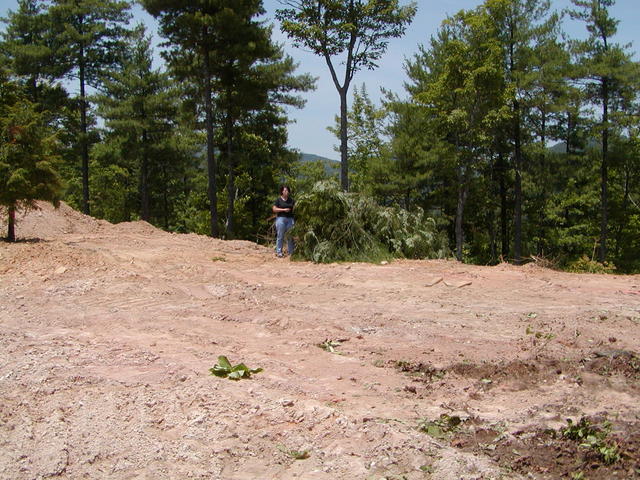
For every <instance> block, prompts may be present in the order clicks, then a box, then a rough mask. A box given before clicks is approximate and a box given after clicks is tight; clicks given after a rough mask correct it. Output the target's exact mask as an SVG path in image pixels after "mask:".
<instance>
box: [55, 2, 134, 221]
mask: <svg viewBox="0 0 640 480" xmlns="http://www.w3.org/2000/svg"><path fill="white" fill-rule="evenodd" d="M129 9H130V4H129V3H128V2H127V1H117V0H53V3H52V5H51V7H50V8H49V15H50V17H51V18H50V21H51V24H52V26H53V28H54V30H53V32H54V38H53V40H52V48H53V49H54V55H55V61H56V62H57V63H58V65H59V66H60V67H61V68H62V70H63V72H64V73H63V76H64V77H66V78H68V79H73V80H77V81H78V88H79V104H78V105H79V113H80V135H79V138H78V140H79V143H80V152H81V162H82V209H83V211H84V213H85V214H89V213H90V198H89V136H88V120H87V116H88V112H89V108H90V105H89V101H88V98H87V87H93V88H98V87H100V85H101V83H102V79H103V78H104V74H105V73H106V71H107V70H112V69H114V68H116V67H117V66H118V65H119V64H120V63H121V61H122V59H123V58H124V56H125V47H126V43H125V39H126V37H127V35H128V31H127V30H126V25H127V23H128V22H129V19H130V18H131V14H130V13H129Z"/></svg>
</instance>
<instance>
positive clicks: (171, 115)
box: [95, 29, 178, 221]
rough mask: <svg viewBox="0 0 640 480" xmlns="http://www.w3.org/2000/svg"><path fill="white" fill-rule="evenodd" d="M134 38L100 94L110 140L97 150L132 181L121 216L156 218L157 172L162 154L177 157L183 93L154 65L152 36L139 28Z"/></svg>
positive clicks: (127, 181) (99, 98) (107, 135)
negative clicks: (175, 147)
mask: <svg viewBox="0 0 640 480" xmlns="http://www.w3.org/2000/svg"><path fill="white" fill-rule="evenodd" d="M131 43H132V45H131V51H130V54H129V56H130V58H129V59H128V60H127V61H126V63H125V64H124V65H123V67H122V69H121V70H116V71H113V72H110V74H109V78H108V79H107V80H105V82H104V85H103V87H102V93H101V94H100V95H97V96H96V97H95V100H96V103H97V105H98V113H99V114H100V115H101V117H102V118H103V119H104V120H105V128H106V137H105V142H104V143H103V144H102V145H100V146H99V148H98V149H97V150H96V153H99V159H100V158H102V159H105V160H106V162H103V163H106V165H104V168H107V169H112V170H113V169H115V168H120V169H122V171H121V173H122V174H123V175H124V177H123V179H124V180H126V183H128V185H129V189H130V191H129V193H127V194H125V195H124V197H123V198H126V199H127V201H125V203H124V204H123V205H121V207H123V208H124V209H125V210H124V212H123V215H122V218H121V219H130V218H129V217H130V211H131V210H134V211H136V213H137V214H138V215H139V216H140V218H142V220H145V221H151V214H150V196H151V193H150V189H151V177H152V175H153V174H154V173H155V174H156V175H157V173H158V172H157V164H158V163H160V161H161V158H162V157H163V156H164V155H170V156H171V152H170V150H171V148H170V147H169V144H170V141H171V137H172V135H174V131H175V129H176V127H177V125H176V124H177V117H178V104H177V101H176V99H177V96H178V95H177V92H176V89H175V88H172V85H171V82H170V80H169V77H168V75H167V74H166V73H162V72H160V71H159V70H154V69H153V66H152V64H153V52H152V50H151V48H150V44H151V41H150V39H149V38H145V37H144V30H142V29H139V30H138V31H137V33H136V35H135V36H134V37H133V38H132V41H131ZM167 150H169V151H167ZM136 177H137V178H136ZM116 185H117V182H116V184H113V183H112V184H111V185H107V188H109V189H113V188H115V187H116ZM104 193H106V192H104ZM96 207H97V208H99V209H101V208H102V207H101V206H96ZM110 220H112V221H113V220H115V219H110Z"/></svg>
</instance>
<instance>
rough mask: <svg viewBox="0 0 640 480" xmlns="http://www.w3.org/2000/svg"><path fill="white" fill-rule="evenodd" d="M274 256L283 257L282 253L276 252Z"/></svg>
mask: <svg viewBox="0 0 640 480" xmlns="http://www.w3.org/2000/svg"><path fill="white" fill-rule="evenodd" d="M276 257H278V258H283V257H284V255H283V254H282V253H276Z"/></svg>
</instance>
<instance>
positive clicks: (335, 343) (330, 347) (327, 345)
mask: <svg viewBox="0 0 640 480" xmlns="http://www.w3.org/2000/svg"><path fill="white" fill-rule="evenodd" d="M342 342H343V340H329V339H326V340H325V341H324V342H322V343H319V344H318V347H320V348H321V349H323V350H325V351H327V352H329V353H340V352H338V351H337V350H336V348H337V347H339V346H340V345H342Z"/></svg>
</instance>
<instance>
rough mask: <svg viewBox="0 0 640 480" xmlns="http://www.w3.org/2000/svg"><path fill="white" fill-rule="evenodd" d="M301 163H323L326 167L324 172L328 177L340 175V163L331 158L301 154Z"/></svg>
mask: <svg viewBox="0 0 640 480" xmlns="http://www.w3.org/2000/svg"><path fill="white" fill-rule="evenodd" d="M299 161H300V162H301V163H308V162H321V163H322V164H323V165H324V171H325V172H326V173H327V174H328V175H337V174H338V173H340V162H339V161H337V160H333V159H331V158H327V157H321V156H320V155H314V154H313V153H301V154H300V160H299Z"/></svg>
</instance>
